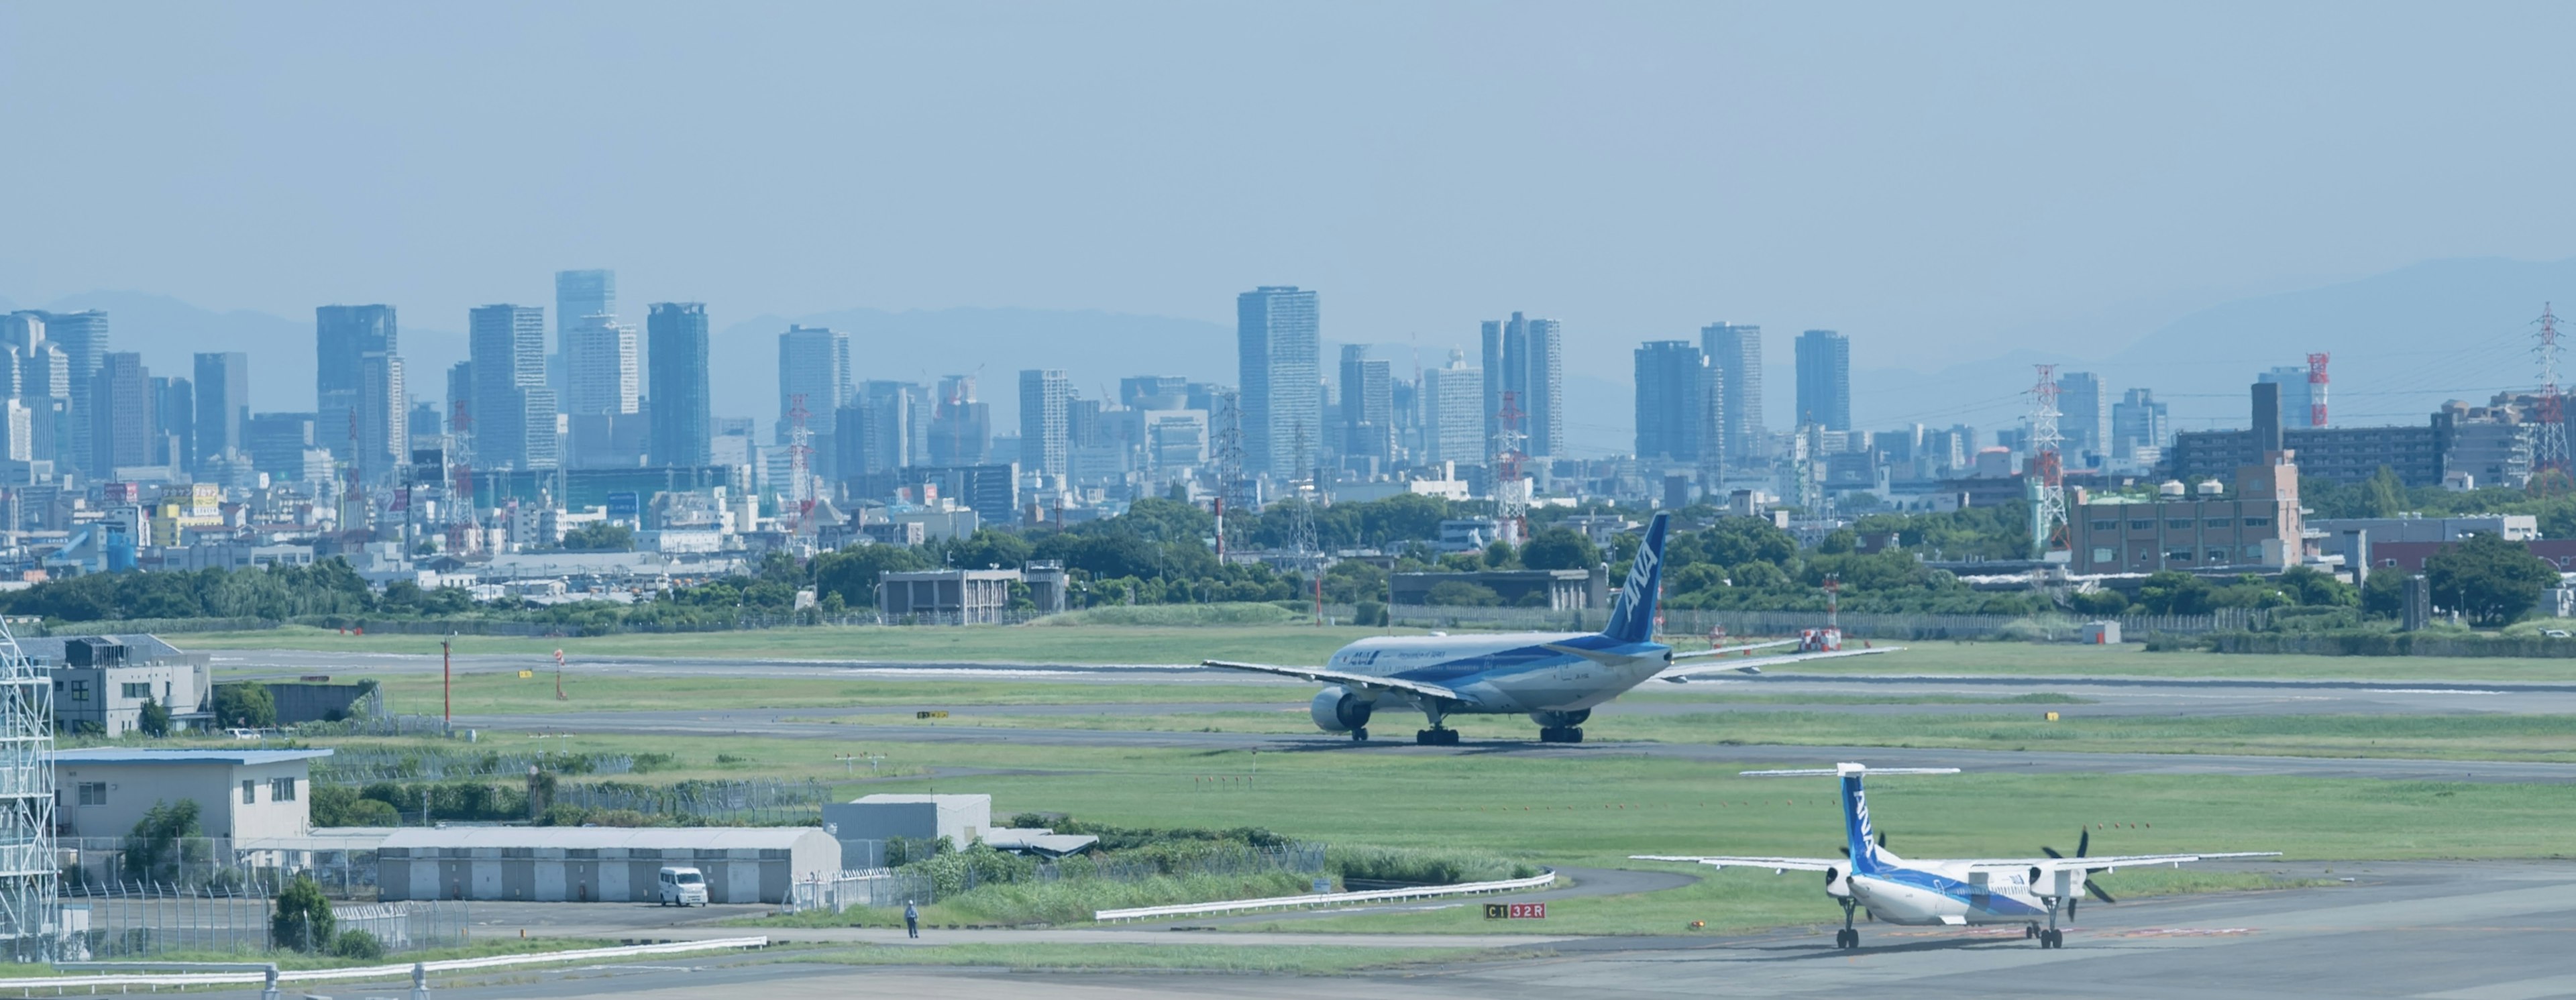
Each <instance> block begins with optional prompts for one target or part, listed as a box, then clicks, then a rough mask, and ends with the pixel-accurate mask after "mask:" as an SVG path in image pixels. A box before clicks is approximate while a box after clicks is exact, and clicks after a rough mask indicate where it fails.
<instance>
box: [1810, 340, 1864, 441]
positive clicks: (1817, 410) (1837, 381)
mask: <svg viewBox="0 0 2576 1000" xmlns="http://www.w3.org/2000/svg"><path fill="white" fill-rule="evenodd" d="M1798 423H1800V424H1801V425H1804V424H1809V423H1813V424H1820V425H1823V427H1824V429H1826V430H1829V431H1847V430H1850V429H1851V341H1850V340H1847V339H1845V338H1844V337H1843V335H1842V334H1839V333H1835V332H1834V331H1832V330H1809V331H1807V332H1805V333H1802V334H1799V335H1798Z"/></svg>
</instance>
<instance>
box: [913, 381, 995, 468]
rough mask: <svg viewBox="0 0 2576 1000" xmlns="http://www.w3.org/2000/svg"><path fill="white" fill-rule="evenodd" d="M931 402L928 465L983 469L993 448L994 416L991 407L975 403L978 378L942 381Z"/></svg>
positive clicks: (916, 463)
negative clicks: (979, 467)
mask: <svg viewBox="0 0 2576 1000" xmlns="http://www.w3.org/2000/svg"><path fill="white" fill-rule="evenodd" d="M932 402H933V409H932V411H931V418H930V442H929V443H930V461H929V462H928V463H926V464H929V465H936V466H966V465H983V464H984V460H985V459H986V458H987V457H988V456H989V455H990V453H991V451H992V447H993V414H992V407H991V406H990V404H986V403H979V402H976V400H975V376H972V375H950V376H947V377H945V378H942V379H940V380H939V393H938V395H936V396H934V397H933V400H932ZM913 464H914V465H922V464H925V463H922V462H918V461H916V462H914V463H913Z"/></svg>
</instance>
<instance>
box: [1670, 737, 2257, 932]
mask: <svg viewBox="0 0 2576 1000" xmlns="http://www.w3.org/2000/svg"><path fill="white" fill-rule="evenodd" d="M1868 772H1869V769H1868V768H1866V767H1863V766H1861V765H1859V764H1837V765H1834V769H1833V770H1830V771H1824V770H1814V771H1803V770H1802V771H1746V772H1743V773H1744V774H1745V775H1746V776H1749V777H1773V778H1786V777H1806V776H1823V775H1834V776H1837V777H1839V778H1841V779H1842V786H1843V788H1842V795H1843V836H1844V838H1845V839H1846V841H1848V843H1847V844H1846V845H1845V846H1844V847H1843V853H1844V855H1846V856H1845V857H1842V858H1758V857H1723V856H1721V857H1693V856H1683V857H1674V856H1669V855H1661V854H1638V855H1632V856H1631V857H1632V858H1633V859H1634V860H1638V861H1692V862H1697V863H1699V864H1703V865H1713V866H1716V867H1719V868H1726V867H1735V868H1769V869H1771V870H1773V871H1775V872H1780V871H1811V872H1823V873H1825V895H1826V896H1828V897H1830V898H1832V899H1833V901H1834V902H1836V903H1840V904H1842V908H1843V929H1842V930H1841V931H1840V932H1838V933H1836V934H1835V935H1834V947H1836V948H1858V947H1860V931H1858V930H1856V929H1854V928H1853V927H1852V914H1853V912H1854V911H1855V910H1860V909H1866V910H1868V911H1869V916H1870V919H1872V920H1883V921H1886V922H1888V923H1891V924H1916V925H1923V924H1948V925H1951V926H1967V925H1972V924H2021V925H2022V927H2023V936H2024V937H2028V938H2036V939H2038V941H2039V946H2040V947H2042V948H2063V947H2066V933H2065V932H2064V931H2062V930H2060V929H2059V928H2058V926H2057V914H2058V911H2060V910H2064V911H2065V912H2066V918H2067V919H2069V920H2072V919H2075V904H2076V902H2077V901H2078V900H2081V899H2082V898H2083V897H2084V896H2085V895H2086V894H2087V893H2090V894H2091V895H2092V896H2093V898H2095V899H2099V900H2101V901H2103V902H2105V903H2110V902H2117V901H2116V900H2114V899H2112V898H2111V894H2110V893H2107V892H2104V891H2102V887H2101V886H2099V885H2095V884H2094V883H2093V882H2092V881H2091V876H2092V875H2093V873H2095V872H2108V871H2116V870H2118V869H2121V868H2134V867H2137V866H2140V865H2180V864H2182V863H2184V862H2188V861H2207V860H2210V859H2212V858H2271V857H2279V856H2280V853H2281V852H2279V851H2237V852H2233V853H2228V854H2121V855H2097V856H2094V857H2086V856H2085V852H2086V851H2087V850H2089V849H2090V848H2091V847H2092V846H2093V834H2092V832H2091V831H2090V830H2087V831H2086V832H2085V833H2084V834H2083V835H2082V836H2081V838H2080V839H2078V840H2077V841H2076V842H2075V856H2074V857H2071V858H2070V857H2066V856H2064V855H2061V854H2059V853H2057V851H2056V850H2055V849H2053V848H2047V847H2043V848H2040V850H2041V851H2044V852H2046V853H2047V855H2048V856H2047V857H2044V858H1988V859H1978V860H1949V861H1908V860H1906V859H1904V858H1900V857H1897V856H1896V852H1894V851H1890V850H1888V849H1887V835H1886V834H1879V833H1874V832H1873V831H1872V830H1871V829H1870V825H1869V800H1868V799H1867V798H1866V797H1864V796H1863V793H1862V791H1861V776H1862V775H1863V774H1865V773H1868ZM1877 773H1879V774H1956V773H1958V768H1955V767H1942V768H1915V767H1908V768H1880V769H1879V770H1878V772H1877ZM2042 920H2046V921H2047V922H2048V925H2047V926H2046V927H2042V926H2040V921H2042Z"/></svg>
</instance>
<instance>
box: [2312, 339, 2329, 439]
mask: <svg viewBox="0 0 2576 1000" xmlns="http://www.w3.org/2000/svg"><path fill="white" fill-rule="evenodd" d="M2326 357H2327V355H2325V354H2324V353H2322V352H2321V353H2317V354H2311V355H2308V426H2310V427H2323V426H2325V425H2326Z"/></svg>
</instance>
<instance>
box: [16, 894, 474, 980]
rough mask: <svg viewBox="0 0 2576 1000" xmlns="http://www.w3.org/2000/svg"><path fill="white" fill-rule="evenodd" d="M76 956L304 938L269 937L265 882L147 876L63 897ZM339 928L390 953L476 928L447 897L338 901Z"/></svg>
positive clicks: (246, 950) (270, 904) (458, 937)
mask: <svg viewBox="0 0 2576 1000" xmlns="http://www.w3.org/2000/svg"><path fill="white" fill-rule="evenodd" d="M63 910H64V914H63V920H64V929H65V931H66V934H67V936H69V937H70V939H71V945H72V948H73V949H74V951H76V952H85V953H86V954H80V955H75V956H73V960H75V961H85V960H109V959H126V958H154V957H158V956H163V955H173V954H210V953H211V954H253V953H260V952H267V951H272V950H276V949H277V948H280V947H291V948H294V949H295V950H300V951H311V950H314V948H315V947H316V946H308V943H307V942H278V941H275V940H273V939H272V937H271V935H272V933H273V930H272V928H273V926H274V919H275V917H276V915H277V904H276V890H275V889H274V888H273V887H268V886H222V887H218V886H198V887H188V886H179V885H171V884H168V883H162V882H155V881H150V880H138V881H127V882H113V883H107V884H91V885H85V886H82V887H81V889H80V891H79V892H76V893H73V892H67V893H65V895H64V901H63ZM331 915H332V917H333V923H334V925H335V928H334V929H335V932H345V931H352V930H356V931H365V932H367V933H368V934H371V935H374V936H375V938H376V940H377V941H378V942H379V943H381V944H383V945H384V948H385V950H386V951H387V952H403V951H415V950H420V949H427V948H445V947H451V946H454V945H459V944H463V943H464V942H465V940H466V938H467V936H468V934H469V933H470V929H471V927H472V926H473V919H472V913H471V911H470V910H469V908H468V906H467V904H465V903H462V902H450V901H428V902H408V903H360V904H352V905H343V906H334V907H332V908H331Z"/></svg>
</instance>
